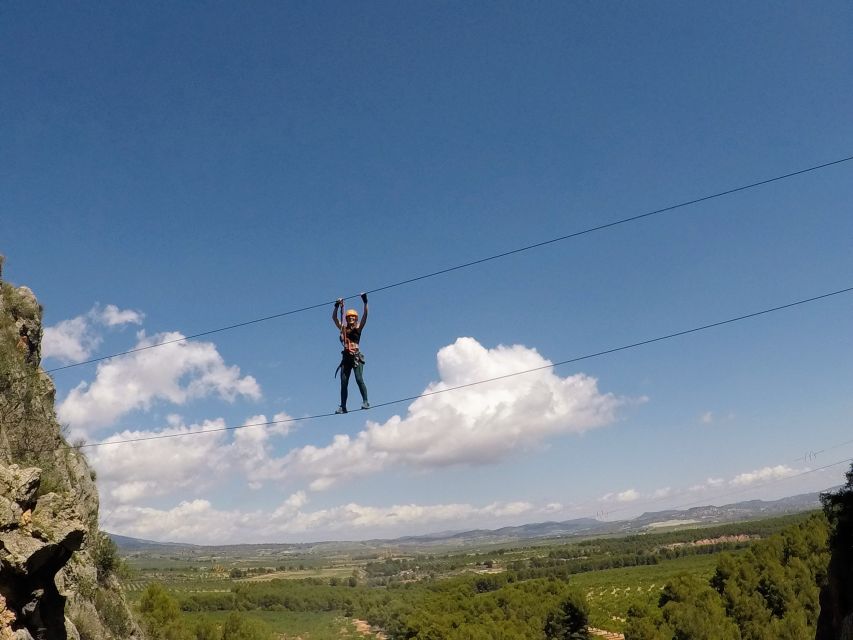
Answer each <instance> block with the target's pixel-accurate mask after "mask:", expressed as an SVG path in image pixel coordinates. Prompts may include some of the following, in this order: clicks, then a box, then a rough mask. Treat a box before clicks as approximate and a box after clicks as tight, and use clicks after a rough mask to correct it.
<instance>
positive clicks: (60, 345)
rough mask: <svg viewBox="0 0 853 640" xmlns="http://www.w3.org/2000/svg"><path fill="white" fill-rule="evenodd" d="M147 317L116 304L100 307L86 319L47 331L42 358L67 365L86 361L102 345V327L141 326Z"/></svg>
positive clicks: (46, 329) (63, 323) (73, 320)
mask: <svg viewBox="0 0 853 640" xmlns="http://www.w3.org/2000/svg"><path fill="white" fill-rule="evenodd" d="M144 317H145V316H144V314H143V313H141V312H139V311H133V310H130V309H119V308H118V307H117V306H115V305H114V304H108V305H107V306H106V307H104V308H101V307H100V305H97V304H96V305H95V306H93V307H92V308H91V309H90V310H89V311H88V312H87V313H85V314H83V315H80V316H77V317H75V318H70V319H68V320H62V321H61V322H58V323H56V324H55V325H52V326H50V327H45V330H44V338H43V339H42V356H43V357H44V358H55V359H57V360H60V361H62V362H66V363H67V362H80V361H81V360H86V359H87V358H90V357H91V356H92V354H93V353H94V352H95V349H97V348H98V346H99V345H100V344H101V340H102V338H101V335H100V332H99V327H104V326H105V327H120V326H123V325H125V324H141V323H142V319H143V318H144Z"/></svg>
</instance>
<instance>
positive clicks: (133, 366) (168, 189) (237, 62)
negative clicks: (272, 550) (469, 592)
mask: <svg viewBox="0 0 853 640" xmlns="http://www.w3.org/2000/svg"><path fill="white" fill-rule="evenodd" d="M851 20H853V9H851V7H850V5H849V3H844V2H827V3H821V5H820V6H819V7H817V6H815V5H810V4H804V3H795V2H790V3H777V4H774V5H772V6H771V5H762V4H758V3H735V2H732V3H713V4H711V5H707V6H700V5H699V4H697V3H675V2H672V3H665V2H660V3H642V4H629V3H596V2H588V3H544V2H543V3H535V4H533V3H530V4H522V3H464V4H462V3H443V2H442V3H440V2H433V3H411V2H405V3H385V2H371V3H361V4H352V3H336V2H333V3H322V2H318V3H310V4H298V3H260V2H259V3H253V4H251V5H246V4H237V3H232V4H228V3H196V4H192V5H190V4H172V3H145V4H144V5H137V6H128V5H120V4H114V5H111V6H106V5H104V6H94V5H90V6H80V5H55V4H54V5H48V4H28V5H26V6H24V5H17V6H7V7H5V8H4V9H3V19H2V20H0V43H2V44H0V56H2V63H0V82H2V86H3V87H4V88H5V91H4V94H5V95H4V99H3V100H2V101H1V102H0V123H2V124H0V146H2V148H3V153H2V154H0V189H2V193H3V194H4V195H3V198H2V203H0V229H2V231H3V233H2V234H0V251H2V253H4V254H5V255H6V256H7V265H6V269H5V274H4V275H5V277H6V278H7V279H8V280H10V281H12V282H15V283H17V284H22V285H27V286H29V287H31V288H32V289H33V290H34V291H35V292H36V294H37V295H38V297H39V299H40V301H41V302H42V304H43V305H44V307H45V325H46V326H47V327H49V330H48V338H46V346H45V356H46V357H45V362H44V365H45V367H46V368H52V367H57V366H61V365H63V364H67V363H69V362H73V361H75V360H79V359H86V358H90V357H98V356H102V355H108V354H110V353H115V352H118V351H123V350H126V349H130V348H133V347H136V346H138V345H145V344H156V343H158V342H162V341H163V340H166V339H169V338H170V337H172V338H173V337H179V336H180V335H184V336H185V335H190V334H194V333H197V332H200V331H205V330H208V329H214V328H218V327H222V326H226V325H230V324H232V323H236V322H241V321H244V320H250V319H253V318H258V317H263V316H267V315H270V314H276V313H280V312H283V311H288V310H291V309H294V308H300V307H303V306H308V305H313V304H316V303H320V302H324V301H327V300H332V299H334V298H336V297H338V296H342V295H351V294H353V293H355V292H358V291H362V290H371V289H375V288H378V287H381V286H383V285H386V284H389V283H393V282H397V281H400V280H404V279H406V278H409V277H414V276H418V275H421V274H425V273H429V272H432V271H435V270H438V269H442V268H446V267H449V266H453V265H456V264H459V263H463V262H467V261H469V260H473V259H477V258H481V257H485V256H488V255H492V254H496V253H500V252H502V251H507V250H511V249H513V248H516V247H519V246H523V245H526V244H529V243H534V242H539V241H542V240H546V239H548V238H551V237H555V236H561V235H564V234H568V233H572V232H574V231H578V230H581V229H584V228H587V227H591V226H596V225H599V224H602V223H606V222H610V221H612V220H616V219H619V218H623V217H627V216H630V215H635V214H639V213H643V212H645V211H649V210H652V209H657V208H659V207H664V206H668V205H671V204H675V203H678V202H682V201H685V200H690V199H693V198H697V197H701V196H704V195H707V194H711V193H715V192H718V191H722V190H725V189H729V188H732V187H737V186H740V185H743V184H748V183H751V182H753V181H757V180H762V179H766V178H771V177H774V176H777V175H781V174H785V173H789V172H792V171H796V170H798V169H802V168H805V167H809V166H813V165H817V164H821V163H824V162H829V161H832V160H836V159H838V158H842V157H846V156H850V155H851V154H853V119H851V118H850V113H853V82H851V81H850V80H851V77H853V45H851V43H850V39H849V33H850V26H851ZM851 172H853V162H851V163H844V164H840V165H837V166H834V167H830V168H827V169H824V170H821V171H819V172H814V173H810V174H807V175H803V176H799V177H795V178H791V179H788V180H785V181H781V182H777V183H774V184H771V185H767V186H763V187H759V188H756V189H753V190H750V191H746V192H742V193H738V194H735V195H731V196H727V197H725V198H720V199H716V200H712V201H708V202H705V203H701V204H698V205H695V206H691V207H689V208H684V209H679V210H677V211H674V212H671V213H668V214H664V215H661V216H656V217H653V218H650V219H647V220H645V221H641V222H636V223H632V224H626V225H622V226H619V227H616V228H612V229H609V230H605V231H601V232H598V233H595V234H590V235H586V236H582V237H580V238H576V239H573V240H568V241H565V242H561V243H556V244H553V245H549V246H547V247H543V248H541V249H538V250H535V251H531V252H527V253H523V254H520V255H515V256H511V257H507V258H505V259H502V260H499V261H494V262H489V263H486V264H483V265H479V266H475V267H472V268H469V269H465V270H461V271H457V272H453V273H451V274H447V275H443V276H438V277H435V278H430V279H427V280H423V281H419V282H417V283H413V284H411V285H407V286H404V287H399V288H394V289H390V290H387V291H384V292H379V293H376V294H375V295H373V296H371V299H370V319H369V322H368V325H367V328H366V329H365V333H364V337H363V340H362V348H363V350H364V352H365V353H366V354H367V361H368V364H367V367H366V370H365V378H366V380H367V384H368V387H369V390H370V397H371V401H372V402H374V403H375V404H379V403H382V402H386V401H390V400H395V399H398V398H402V397H408V396H413V395H416V394H419V393H421V392H423V391H425V390H427V389H433V388H437V387H436V386H435V385H438V388H440V386H441V385H443V384H445V385H447V384H454V383H458V382H460V381H461V382H466V381H473V380H477V379H482V378H483V377H490V376H492V375H500V374H503V373H508V372H512V371H517V370H520V369H525V368H529V367H530V366H537V365H539V364H547V363H548V362H549V361H550V362H556V361H560V360H565V359H569V358H573V357H576V356H580V355H584V354H587V353H591V352H596V351H600V350H603V349H608V348H613V347H618V346H620V345H623V344H628V343H632V342H636V341H638V340H643V339H647V338H653V337H656V336H659V335H664V334H667V333H670V332H674V331H679V330H683V329H688V328H691V327H694V326H698V325H702V324H706V323H709V322H714V321H718V320H724V319H726V318H729V317H733V316H737V315H741V314H744V313H749V312H752V311H758V310H761V309H764V308H767V307H773V306H776V305H780V304H785V303H787V302H792V301H794V300H798V299H801V298H807V297H810V296H813V295H819V294H821V293H825V292H828V291H833V290H837V289H841V288H845V287H849V286H851V285H853V252H851V241H853V215H851V210H850V202H851V196H853V180H851V177H852V176H853V173H851ZM356 306H357V308H359V309H360V303H358V304H357V305H356ZM330 311H331V307H328V308H323V309H318V310H313V311H308V312H305V313H300V314H295V315H292V316H289V317H286V318H280V319H276V320H270V321H268V322H263V323H259V324H255V325H252V326H249V327H245V328H241V329H235V330H233V331H227V332H222V333H218V334H214V335H211V336H208V337H206V338H202V339H199V340H195V341H191V342H189V343H179V344H178V345H172V346H168V347H160V348H155V349H151V350H149V351H146V352H144V355H143V354H138V355H137V356H128V357H124V358H116V359H114V360H111V361H109V362H103V363H101V364H100V365H86V366H80V367H76V368H71V369H67V370H63V371H58V372H56V373H55V375H54V378H55V381H56V385H57V389H58V393H57V398H58V409H59V416H60V419H61V420H62V421H63V422H64V423H66V424H67V425H68V426H69V429H70V432H71V433H72V434H73V436H74V437H82V438H85V439H86V440H87V441H88V442H100V441H104V440H108V439H110V438H114V439H121V438H126V437H135V436H140V435H147V434H153V433H178V432H181V433H182V432H194V431H199V430H204V429H206V428H207V429H209V428H211V427H216V426H224V425H238V424H242V423H244V422H246V421H251V420H253V419H255V418H256V417H258V416H263V417H264V419H266V420H272V419H273V418H274V417H275V416H279V417H280V418H281V417H300V416H305V415H311V414H317V413H324V412H328V411H332V410H333V409H334V407H335V405H336V404H337V393H338V383H337V380H335V379H333V377H332V374H333V372H334V369H335V366H336V365H337V361H338V349H339V346H338V343H337V339H336V335H335V329H334V327H333V325H332V323H331V321H330V319H329V315H330ZM851 311H853V295H847V296H838V297H835V298H832V299H829V300H825V301H822V302H817V303H814V304H811V305H805V306H802V307H798V308H795V309H792V310H789V311H785V312H780V313H777V314H773V315H768V316H764V317H761V318H757V319H754V320H749V321H745V322H742V323H738V324H734V325H729V326H726V327H721V328H718V329H713V330H710V331H707V332H703V333H700V334H694V335H691V336H687V337H683V338H679V339H675V340H671V341H668V342H663V343H658V344H655V345H650V346H646V347H642V348H638V349H635V350H631V351H625V352H620V353H617V354H613V355H609V356H604V357H601V358H595V359H590V360H586V361H582V362H580V363H577V364H575V365H568V366H564V367H558V368H555V369H554V370H553V371H548V370H546V371H544V372H543V373H541V374H536V375H533V376H525V377H518V378H512V379H509V380H507V381H504V382H501V383H493V384H490V385H483V386H481V387H477V388H476V389H471V390H468V391H458V392H450V393H447V394H442V395H441V396H436V397H435V398H434V399H433V400H429V401H426V400H425V401H420V402H419V403H416V404H414V405H412V406H409V404H402V405H395V406H391V407H382V408H377V409H374V410H372V411H371V412H370V413H361V412H356V413H351V414H349V415H346V416H336V417H333V418H324V419H319V420H314V421H308V422H305V423H295V424H288V423H284V424H281V425H278V426H276V427H272V428H267V429H263V428H259V429H247V430H245V431H243V432H241V433H240V434H239V435H238V434H236V433H228V434H222V433H218V434H217V433H213V434H206V435H205V434H202V435H194V436H189V437H182V438H175V439H173V440H166V441H160V442H157V443H155V444H150V445H142V444H124V445H113V446H109V447H99V448H92V449H89V450H88V451H89V453H88V455H89V458H90V460H91V462H92V464H93V465H94V466H95V468H96V469H97V470H98V473H99V485H100V490H101V497H102V503H103V504H102V513H101V520H102V526H103V527H104V528H106V529H108V530H110V531H113V532H116V533H123V534H127V535H135V536H139V537H146V538H153V539H171V540H189V541H198V542H244V541H245V542H248V541H287V540H316V539H323V538H337V539H343V538H346V539H354V538H366V537H371V536H396V535H402V534H411V533H423V532H426V531H435V530H443V529H452V528H466V527H475V526H478V527H479V526H488V527H493V526H500V525H503V524H513V523H519V522H525V521H538V520H546V519H567V518H572V517H579V516H589V515H596V514H599V515H601V516H602V517H611V518H617V517H627V516H630V515H634V514H636V513H640V512H642V511H645V510H657V509H662V508H667V507H670V506H674V505H675V506H680V505H687V504H694V503H695V504H702V503H706V502H715V503H725V502H731V501H735V500H739V499H742V498H747V497H762V498H773V497H779V496H782V495H790V494H793V493H797V492H800V491H809V490H816V489H822V488H825V487H828V486H832V485H835V484H838V483H839V482H840V481H841V479H842V474H843V471H844V469H845V465H844V464H840V465H837V466H834V467H831V468H830V469H829V470H827V471H825V472H818V471H815V472H813V473H808V474H805V475H797V474H801V473H802V472H804V471H808V470H813V469H817V468H818V467H820V466H823V465H825V464H830V463H833V462H836V461H841V460H844V459H846V458H850V457H851V456H853V444H845V445H842V444H841V443H843V442H845V441H846V440H848V439H850V437H851V436H850V433H851V429H850V425H851V419H853V402H851V398H853V394H851V390H853V371H851V367H850V362H851V361H853V360H851V351H853V340H851V334H850V330H849V327H850V314H851ZM351 385H352V389H351V396H350V398H351V399H350V407H351V408H352V407H353V406H356V404H357V403H356V399H357V398H358V393H357V390H356V389H355V386H354V381H353V382H352V383H351ZM439 398H440V399H439ZM395 416H398V418H395ZM205 425H207V426H205ZM829 447H832V448H830V449H828V450H826V451H824V452H823V453H820V454H819V455H818V456H809V455H807V454H808V453H810V452H816V451H819V450H824V449H827V448H829ZM786 476H794V477H790V478H787V479H786Z"/></svg>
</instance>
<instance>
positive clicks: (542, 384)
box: [281, 338, 626, 490]
mask: <svg viewBox="0 0 853 640" xmlns="http://www.w3.org/2000/svg"><path fill="white" fill-rule="evenodd" d="M437 359H438V372H439V376H440V380H439V381H438V382H433V383H431V384H430V385H429V386H428V387H427V388H426V389H425V391H424V393H425V394H427V395H424V397H421V398H418V399H417V400H415V401H414V402H412V404H411V405H409V408H408V412H407V414H406V415H405V416H404V417H400V416H393V417H392V418H390V419H389V420H388V421H386V422H384V423H382V424H379V423H375V422H368V423H367V425H366V427H365V429H364V430H363V431H361V432H359V433H358V434H357V435H355V436H353V437H350V436H349V435H336V436H335V437H334V438H333V439H332V441H331V443H329V444H328V445H326V446H324V447H317V446H305V447H302V448H300V449H295V450H293V451H291V452H290V453H288V454H287V455H286V456H285V457H284V458H283V459H282V465H281V472H282V477H287V476H291V477H303V478H308V479H309V480H310V482H311V484H310V486H311V488H312V489H314V490H322V489H326V488H328V487H331V486H333V485H334V484H335V483H337V482H339V481H342V480H344V479H345V478H349V477H353V476H358V475H366V474H371V473H377V472H379V471H382V470H384V469H387V468H389V467H391V466H394V465H408V466H412V467H416V468H422V469H431V468H437V467H444V466H449V465H459V464H471V465H476V464H488V463H493V462H496V461H499V460H501V459H504V458H506V457H508V456H510V455H512V454H514V453H517V452H519V451H524V450H526V449H530V448H532V447H535V446H537V445H539V444H540V443H541V442H542V441H543V440H545V439H547V438H550V437H555V436H559V435H563V434H570V433H582V432H584V431H587V430H589V429H594V428H597V427H602V426H604V425H607V424H611V423H612V422H613V421H614V420H615V419H616V411H617V409H618V408H619V407H620V406H621V405H622V404H624V403H625V402H626V401H625V400H624V399H622V398H618V397H616V396H614V395H613V394H610V393H606V394H603V393H601V392H599V390H598V384H597V381H596V380H595V378H591V377H589V376H586V375H584V374H575V375H571V376H567V377H565V378H564V377H560V376H559V375H557V374H556V373H555V372H554V370H553V369H552V368H551V367H549V366H548V365H549V364H550V362H549V361H548V360H546V359H545V358H543V357H542V356H541V355H539V353H538V352H537V351H536V350H535V349H530V348H527V347H524V346H521V345H514V346H502V345H501V346H498V347H496V348H494V349H487V348H485V347H483V346H482V345H480V344H479V343H478V342H477V341H476V340H474V339H473V338H459V339H458V340H456V342H455V343H453V344H451V345H449V346H446V347H444V348H442V349H441V350H440V351H439V352H438V357H437ZM537 367H544V368H543V369H541V370H539V371H535V372H533V373H529V374H525V375H520V376H514V377H510V378H505V379H502V380H495V381H493V382H489V383H486V384H481V385H476V386H471V387H467V388H463V389H459V390H456V391H452V392H449V393H440V392H441V391H443V390H446V389H449V388H451V387H458V386H461V385H466V384H470V383H472V382H477V381H480V380H485V379H489V378H498V377H500V376H506V375H507V374H511V373H515V372H518V371H523V370H528V369H534V368H537Z"/></svg>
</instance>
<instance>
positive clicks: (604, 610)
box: [569, 554, 717, 632]
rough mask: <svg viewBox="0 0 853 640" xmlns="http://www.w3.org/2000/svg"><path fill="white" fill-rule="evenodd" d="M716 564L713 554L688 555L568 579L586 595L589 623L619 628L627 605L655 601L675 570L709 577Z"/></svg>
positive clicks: (678, 572)
mask: <svg viewBox="0 0 853 640" xmlns="http://www.w3.org/2000/svg"><path fill="white" fill-rule="evenodd" d="M716 566H717V556H716V554H714V555H705V556H688V557H685V558H678V559H676V560H670V561H668V562H665V563H662V564H657V565H648V566H639V567H627V568H619V569H603V570H601V571H591V572H588V573H579V574H577V575H574V576H572V577H571V579H570V581H569V582H570V584H572V585H574V586H576V587H578V588H580V589H581V591H582V592H583V594H584V596H585V597H586V601H587V603H588V604H589V623H590V625H591V626H593V627H596V628H599V629H608V630H610V631H617V632H621V631H624V628H625V621H626V618H627V616H628V609H629V608H630V607H632V606H636V605H649V606H653V605H655V604H656V603H657V601H658V599H659V598H660V593H661V591H663V587H664V585H665V584H666V583H667V582H668V581H670V580H672V578H674V577H675V576H677V575H679V574H683V573H686V574H689V575H694V576H699V577H701V578H703V579H707V580H710V578H711V576H713V575H714V569H715V568H716Z"/></svg>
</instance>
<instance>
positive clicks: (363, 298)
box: [358, 293, 367, 329]
mask: <svg viewBox="0 0 853 640" xmlns="http://www.w3.org/2000/svg"><path fill="white" fill-rule="evenodd" d="M361 301H362V302H363V303H364V313H362V314H361V322H360V323H359V325H358V328H359V329H364V325H366V324H367V294H366V293H362V294H361Z"/></svg>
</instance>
